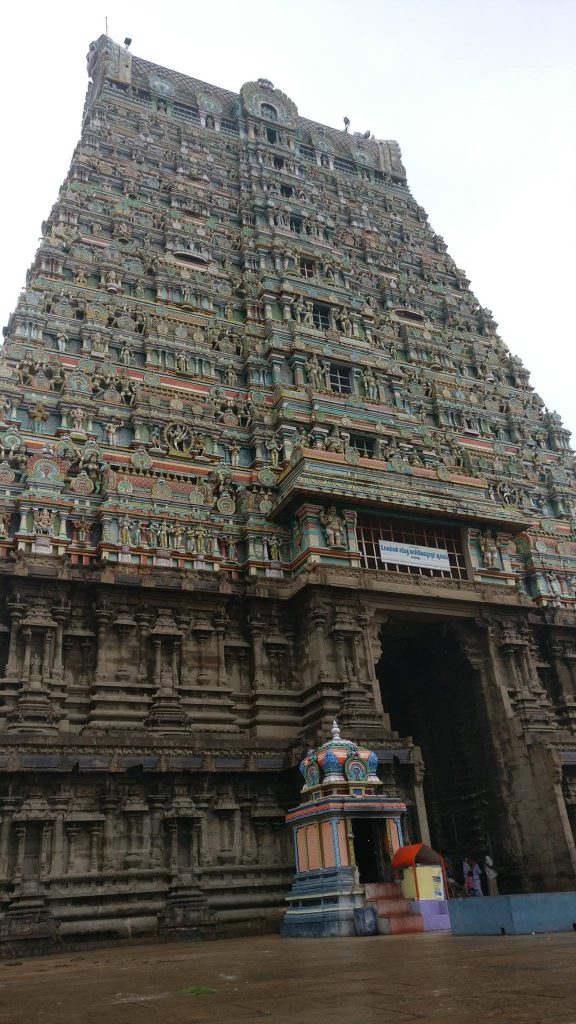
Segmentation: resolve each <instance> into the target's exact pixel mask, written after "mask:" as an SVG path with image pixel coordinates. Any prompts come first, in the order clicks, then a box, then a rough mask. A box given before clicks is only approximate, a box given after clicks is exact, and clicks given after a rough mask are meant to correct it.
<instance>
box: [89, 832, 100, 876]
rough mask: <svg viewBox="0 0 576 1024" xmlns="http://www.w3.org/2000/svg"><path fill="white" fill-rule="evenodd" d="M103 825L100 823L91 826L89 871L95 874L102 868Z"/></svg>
mask: <svg viewBox="0 0 576 1024" xmlns="http://www.w3.org/2000/svg"><path fill="white" fill-rule="evenodd" d="M101 831H102V830H101V825H100V823H99V822H96V823H94V824H93V825H91V826H90V857H89V863H88V871H89V872H90V874H95V873H96V872H97V871H98V870H99V868H100V834H101Z"/></svg>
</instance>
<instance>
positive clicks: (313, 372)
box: [306, 355, 324, 391]
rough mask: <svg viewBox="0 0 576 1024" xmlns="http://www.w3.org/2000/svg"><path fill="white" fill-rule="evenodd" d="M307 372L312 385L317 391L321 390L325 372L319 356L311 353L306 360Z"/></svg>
mask: <svg viewBox="0 0 576 1024" xmlns="http://www.w3.org/2000/svg"><path fill="white" fill-rule="evenodd" d="M306 373H307V374H308V381H309V383H310V387H312V388H314V390H315V391H320V390H321V389H322V387H323V385H324V374H323V372H322V367H321V366H320V363H319V362H318V358H317V356H315V355H311V356H310V358H309V359H308V360H307V361H306Z"/></svg>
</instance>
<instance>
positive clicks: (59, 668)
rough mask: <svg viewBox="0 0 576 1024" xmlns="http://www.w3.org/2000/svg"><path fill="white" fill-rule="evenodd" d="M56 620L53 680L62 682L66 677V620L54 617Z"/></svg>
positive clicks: (59, 616)
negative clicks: (63, 657) (64, 653)
mask: <svg viewBox="0 0 576 1024" xmlns="http://www.w3.org/2000/svg"><path fill="white" fill-rule="evenodd" d="M54 618H55V619H56V623H57V625H56V632H55V635H54V658H53V662H52V679H53V680H54V681H55V682H60V681H61V680H62V677H63V675H64V662H63V660H62V646H63V643H62V642H63V635H64V618H63V617H62V616H61V615H54Z"/></svg>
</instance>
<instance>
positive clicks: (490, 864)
mask: <svg viewBox="0 0 576 1024" xmlns="http://www.w3.org/2000/svg"><path fill="white" fill-rule="evenodd" d="M484 872H485V874H486V879H487V881H488V895H489V896H498V895H499V893H498V872H497V871H496V868H495V867H494V861H493V860H492V857H491V856H490V854H489V853H487V854H486V856H485V857H484Z"/></svg>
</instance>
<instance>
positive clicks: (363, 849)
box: [352, 818, 391, 885]
mask: <svg viewBox="0 0 576 1024" xmlns="http://www.w3.org/2000/svg"><path fill="white" fill-rule="evenodd" d="M352 835H353V839H354V856H355V858H356V867H357V868H358V873H359V875H360V881H361V882H362V884H363V885H365V884H366V882H385V881H387V880H388V879H389V877H390V874H391V873H390V869H389V863H388V864H387V863H386V861H387V858H386V857H385V854H384V851H383V848H382V822H379V821H371V820H370V819H366V818H354V819H353V821H352ZM387 867H388V870H386V869H387Z"/></svg>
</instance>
